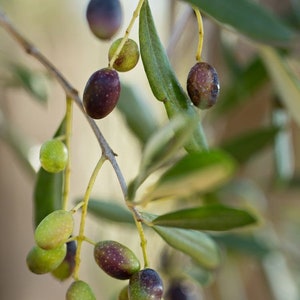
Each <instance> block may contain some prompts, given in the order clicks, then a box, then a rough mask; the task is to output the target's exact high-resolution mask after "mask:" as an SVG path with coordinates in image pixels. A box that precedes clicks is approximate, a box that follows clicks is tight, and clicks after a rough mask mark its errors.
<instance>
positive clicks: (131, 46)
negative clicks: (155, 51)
mask: <svg viewBox="0 0 300 300" xmlns="http://www.w3.org/2000/svg"><path fill="white" fill-rule="evenodd" d="M121 41H122V38H120V39H117V40H115V41H114V42H113V43H112V45H111V46H110V48H109V52H108V59H109V60H111V59H112V57H113V55H114V54H115V52H116V50H117V48H118V46H119V45H120V43H121ZM139 58H140V52H139V47H138V45H137V43H136V42H135V41H134V40H132V39H128V40H127V41H126V42H125V44H124V46H123V48H122V49H121V52H120V53H119V55H118V57H117V59H116V60H115V62H114V65H113V67H114V68H115V69H116V70H117V71H119V72H127V71H129V70H131V69H133V68H134V67H135V66H136V64H137V63H138V61H139Z"/></svg>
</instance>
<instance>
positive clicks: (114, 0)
mask: <svg viewBox="0 0 300 300" xmlns="http://www.w3.org/2000/svg"><path fill="white" fill-rule="evenodd" d="M86 18H87V21H88V24H89V27H90V29H91V31H92V32H93V34H94V35H95V36H96V37H98V38H99V39H101V40H109V39H111V38H112V37H113V36H114V34H115V33H116V32H117V31H118V30H119V28H120V26H121V24H122V19H123V15H122V8H121V4H120V1H119V0H90V2H89V4H88V6H87V10H86Z"/></svg>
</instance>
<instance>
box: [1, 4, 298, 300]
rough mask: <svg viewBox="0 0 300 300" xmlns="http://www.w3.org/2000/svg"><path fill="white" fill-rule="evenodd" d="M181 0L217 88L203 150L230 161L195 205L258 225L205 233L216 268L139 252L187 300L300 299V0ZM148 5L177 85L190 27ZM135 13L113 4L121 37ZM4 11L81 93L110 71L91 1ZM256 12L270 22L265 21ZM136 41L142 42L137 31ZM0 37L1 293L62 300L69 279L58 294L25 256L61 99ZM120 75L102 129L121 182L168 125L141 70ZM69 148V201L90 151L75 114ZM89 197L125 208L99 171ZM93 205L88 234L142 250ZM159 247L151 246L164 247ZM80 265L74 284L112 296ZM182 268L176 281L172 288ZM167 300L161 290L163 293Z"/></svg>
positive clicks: (84, 177) (168, 254)
mask: <svg viewBox="0 0 300 300" xmlns="http://www.w3.org/2000/svg"><path fill="white" fill-rule="evenodd" d="M186 2H190V3H194V4H199V6H200V7H201V8H202V9H203V12H204V32H205V36H204V49H203V51H204V52H203V60H205V61H207V62H209V63H210V64H212V65H214V66H215V68H216V69H217V70H218V74H219V77H220V82H221V94H220V98H219V101H218V104H217V105H216V106H215V107H214V108H213V109H211V110H209V111H206V112H205V113H202V114H201V116H202V118H203V127H204V131H205V133H206V135H207V138H208V143H209V145H210V146H211V147H220V148H223V149H224V150H225V151H227V152H228V153H229V154H231V155H232V156H233V157H234V158H235V159H236V161H237V162H238V164H239V168H238V172H237V174H236V175H235V177H234V179H233V180H231V181H230V182H229V183H228V184H226V185H225V186H223V187H222V188H220V189H217V190H216V191H214V192H211V193H206V194H204V195H202V198H203V201H207V202H213V201H219V202H222V203H226V204H233V205H235V204H238V205H240V206H243V207H247V208H248V209H251V210H253V211H255V213H257V214H258V215H259V216H260V218H261V220H260V221H261V222H260V224H259V225H258V226H256V227H254V228H251V229H247V230H246V229H245V230H242V231H233V232H230V233H227V234H218V235H214V236H213V238H214V239H215V240H216V241H217V242H218V244H219V245H220V249H221V252H222V265H221V267H220V269H218V270H217V271H214V272H207V271H206V270H204V269H201V268H198V267H195V264H194V263H192V262H191V261H190V260H189V259H188V258H186V257H184V256H182V254H179V253H178V252H174V251H173V250H171V249H170V248H167V247H166V248H164V247H163V246H162V245H163V244H162V243H161V240H160V239H159V238H157V237H156V236H154V235H153V236H152V235H151V234H150V233H149V236H148V243H149V252H150V253H151V256H153V258H152V259H153V261H155V262H156V263H157V268H158V269H159V270H160V271H161V272H162V274H163V276H164V277H165V279H166V282H167V284H168V286H170V287H172V286H175V287H176V288H179V287H180V288H181V290H182V291H187V290H188V292H185V293H188V294H189V298H188V299H190V300H191V299H193V300H196V299H205V300H218V299H220V300H229V299H237V300H252V299H256V300H260V299H264V300H268V299H270V300H273V299H274V300H286V299H288V300H299V299H300V267H299V266H300V255H299V247H300V235H299V231H300V222H299V220H300V203H299V191H300V190H299V184H300V183H299V182H300V180H299V168H300V156H299V149H300V139H299V122H300V80H299V78H300V76H299V75H300V60H299V58H300V54H299V53H300V52H299V50H300V39H299V32H300V4H299V1H297V0H288V1H279V0H261V1H251V0H249V1H234V0H231V1H229V0H227V1H226V2H224V1H223V2H222V1H217V0H211V1H197V0H193V1H189V0H188V1H186ZM253 2H255V3H257V4H258V6H255V7H256V8H255V9H256V10H251V8H252V6H251V5H250V4H249V3H253ZM150 3H151V6H152V7H153V14H154V18H155V22H156V26H157V30H158V32H159V35H160V38H161V40H162V42H163V44H164V46H165V47H166V50H167V53H168V55H169V58H170V60H171V63H172V66H173V68H174V70H175V72H176V75H177V76H178V80H179V81H180V82H181V83H182V85H183V86H185V80H186V76H187V73H188V71H189V69H190V68H191V66H192V65H193V64H194V62H195V58H194V57H195V49H196V47H197V40H198V34H197V24H196V19H195V18H194V15H193V13H192V12H191V10H190V8H189V7H188V6H187V4H186V3H184V2H181V1H172V0H169V1H164V2H163V3H162V1H155V0H152V1H150ZM221 3H222V4H221ZM136 4H137V1H127V0H123V1H122V6H123V8H124V15H125V18H124V28H122V30H121V31H120V32H119V36H122V33H123V32H124V29H125V28H126V25H127V24H128V21H129V19H130V17H131V15H132V11H133V9H134V7H135V5H136ZM0 5H1V8H2V9H3V10H4V11H5V12H6V13H7V15H8V16H9V17H10V18H11V19H12V21H13V22H14V24H15V25H16V26H17V28H19V29H20V30H21V32H22V33H23V34H24V35H25V36H26V37H27V38H28V39H29V40H31V41H32V42H33V43H34V44H35V45H36V46H37V47H38V48H39V49H40V50H41V51H42V52H43V53H44V54H45V55H46V56H47V57H48V58H49V59H50V61H52V62H53V63H54V64H55V65H56V66H57V67H58V69H59V70H60V71H61V72H62V73H63V74H65V76H66V77H67V78H68V79H69V80H70V82H71V83H72V84H73V85H74V86H75V87H76V88H77V89H78V91H79V93H80V94H82V91H83V88H84V85H85V83H86V80H87V78H88V77H89V75H90V74H91V73H92V72H93V71H94V70H96V69H98V68H100V67H103V66H106V65H107V51H108V48H109V46H110V43H109V42H108V43H103V42H102V43H100V42H99V41H97V40H96V39H95V38H94V37H93V36H92V35H91V33H90V32H89V30H88V27H87V24H86V21H85V8H86V5H87V1H79V0H76V1H75V0H73V1H71V0H70V1H68V0H67V1H58V0H54V1H53V0H52V1H46V0H45V1H43V4H42V5H41V1H37V0H22V1H20V0H9V1H7V0H6V1H5V0H1V1H0ZM202 6H203V7H202ZM233 7H234V9H233ZM227 9H228V10H227ZM265 9H266V10H267V11H269V12H270V13H267V14H266V15H265ZM229 12H230V14H229ZM250 12H252V13H255V15H253V14H251V13H250ZM270 14H272V16H276V19H275V17H274V18H273V17H270ZM266 16H267V17H266ZM260 17H261V18H262V20H263V19H264V18H266V19H264V20H265V22H260V21H261V19H260ZM249 20H252V21H251V22H250V23H249V22H248V21H249ZM278 20H281V21H278ZM255 21H257V22H255ZM224 22H225V23H226V24H225V23H224ZM228 22H229V23H228ZM281 22H283V23H284V24H286V26H285V25H282V24H283V23H281ZM229 25H230V26H229ZM132 38H134V39H136V40H138V26H137V24H136V26H135V28H134V30H133V33H132ZM0 40H1V44H0V64H1V72H0V95H1V97H0V166H1V173H0V190H1V201H0V214H1V215H0V228H1V229H0V233H1V236H2V241H1V266H2V272H1V274H2V275H1V281H0V297H1V299H25V300H26V299H31V300H32V299H41V298H42V299H53V298H54V297H55V298H60V299H63V298H64V293H65V290H66V287H67V286H68V283H67V285H66V284H65V283H62V284H57V283H55V282H52V280H53V279H52V278H51V277H49V276H47V275H46V276H42V277H37V276H35V275H33V274H30V273H29V271H28V270H27V268H26V265H25V257H26V254H27V252H28V250H29V249H30V247H31V245H32V243H33V237H32V230H33V222H32V215H33V204H32V199H33V189H34V184H35V177H36V171H37V169H38V163H37V161H38V160H37V149H38V147H39V145H40V144H41V143H42V142H43V141H44V140H46V139H49V138H50V137H51V136H52V135H53V133H54V132H55V131H56V129H57V127H58V125H59V124H60V121H61V119H62V118H63V116H64V110H65V107H64V104H65V102H64V100H65V96H64V93H63V91H62V90H61V89H60V87H59V86H58V85H57V83H56V82H55V80H53V78H51V77H50V76H49V74H48V73H47V72H46V71H45V69H43V67H42V66H40V65H39V64H38V63H37V62H36V61H34V60H33V59H32V58H31V57H28V56H26V55H25V54H24V53H23V51H22V49H19V48H18V46H17V45H16V44H15V42H14V41H13V40H12V39H11V38H10V37H9V36H8V35H7V33H5V32H4V31H3V30H1V31H0ZM120 77H121V80H122V83H123V85H124V86H123V90H122V97H121V101H120V103H119V106H118V108H119V110H118V111H117V112H115V113H113V114H112V115H111V116H109V117H108V118H107V119H105V120H103V121H99V122H98V124H99V126H100V128H101V130H102V131H103V133H104V135H105V136H106V137H107V139H108V141H109V143H110V145H111V146H112V148H113V149H114V151H115V152H117V153H118V161H119V162H120V165H121V168H122V171H123V173H124V175H125V177H126V179H127V180H128V181H129V180H130V179H132V177H133V176H134V175H135V174H136V173H137V170H138V166H139V157H140V154H141V150H142V148H143V145H144V144H145V142H146V141H147V140H148V138H149V137H150V136H151V134H153V132H155V131H156V130H157V128H158V127H159V126H161V125H162V124H164V123H165V122H166V116H165V112H164V109H163V108H162V107H161V105H160V104H161V103H158V101H156V100H155V99H154V97H153V96H152V93H151V90H150V87H149V85H148V83H147V78H146V76H145V74H144V71H143V67H142V63H141V62H140V63H139V65H138V67H137V68H136V69H135V70H133V71H132V72H130V73H128V74H121V75H120ZM128 99H130V100H128ZM141 99H142V101H141ZM124 100H126V101H127V100H128V101H131V102H132V103H133V104H130V107H134V108H137V109H136V110H132V109H130V110H128V107H129V105H126V103H125V101H124ZM127 103H128V102H127ZM142 113H143V114H142ZM137 115H138V116H139V118H138V119H136V116H137ZM141 119H142V120H144V125H145V126H143V127H142V128H141V126H137V124H139V121H140V120H141ZM141 129H143V130H141ZM72 145H73V150H72V161H73V162H72V164H73V165H72V187H71V189H72V190H71V196H72V198H73V199H74V201H75V199H78V198H80V197H81V196H82V195H83V192H84V190H85V186H86V184H87V181H88V178H89V176H90V173H91V171H92V169H93V167H94V165H95V163H96V161H97V158H98V155H99V148H98V146H97V143H96V141H95V138H94V137H93V135H92V133H91V131H90V128H89V127H88V126H87V124H86V122H85V120H84V118H83V117H82V115H81V113H80V112H79V111H77V110H76V109H75V112H74V127H73V140H72ZM94 195H95V198H96V199H97V200H98V199H99V198H100V197H101V199H102V200H103V199H120V198H121V193H120V188H119V187H118V184H117V182H116V178H115V176H114V174H113V172H112V170H111V169H110V168H109V167H107V166H105V168H104V169H103V171H102V172H101V175H100V176H99V179H98V184H97V186H96V187H95V190H94ZM110 201H111V200H110ZM116 201H117V200H116ZM97 203H99V201H98V202H97V201H95V202H94V201H92V202H91V211H92V212H93V216H91V218H90V219H89V234H90V235H91V237H93V239H95V240H97V239H98V238H101V239H102V238H110V239H114V238H115V239H117V240H119V241H121V242H122V241H126V243H128V242H129V241H130V243H131V246H132V248H136V249H138V247H139V245H138V240H137V236H136V233H135V231H133V230H132V228H131V226H130V225H128V226H124V228H123V227H122V233H121V232H120V230H119V227H118V224H115V223H114V222H113V221H114V219H113V218H114V217H113V214H112V213H109V212H108V211H110V212H111V211H115V209H116V208H114V207H110V206H109V204H108V206H105V209H106V212H105V213H104V214H103V206H102V207H101V209H100V211H99V209H98V207H97ZM92 205H94V207H93V206H92ZM168 205H169V204H161V203H158V204H156V203H155V204H151V205H150V208H151V210H152V211H154V212H155V211H156V210H157V209H158V208H159V210H162V211H163V210H164V209H166V208H167V207H168ZM119 208H120V207H119ZM107 214H108V215H111V216H112V217H111V218H110V220H108V222H105V221H103V220H101V221H99V219H98V217H99V216H100V217H103V216H105V215H107ZM119 214H120V216H122V218H120V219H119V220H118V221H120V220H122V221H124V222H125V223H126V222H130V219H128V214H127V213H126V212H125V211H119ZM95 216H96V217H95ZM117 219H118V218H117ZM127 227H128V228H127ZM157 245H161V251H158V247H157ZM137 251H138V250H137ZM86 257H90V258H91V257H92V256H91V252H90V249H86ZM83 266H84V267H83V273H84V276H85V278H88V281H91V282H92V283H91V285H92V287H93V289H94V290H95V292H96V294H97V295H100V297H101V299H109V297H110V296H111V295H113V296H112V298H111V299H115V298H116V296H114V295H115V294H114V293H116V288H115V286H114V284H111V285H112V286H111V288H107V284H106V282H107V281H108V280H109V279H107V278H106V277H105V276H102V275H103V274H101V273H100V272H99V271H98V270H97V268H96V267H95V266H94V263H93V260H92V259H87V262H86V263H85V264H83ZM182 271H183V272H184V273H185V277H184V279H182V278H181V277H180V278H177V275H178V274H181V273H182ZM109 282H110V281H109ZM178 282H180V284H179V283H178ZM114 283H115V281H114ZM120 286H121V285H120ZM103 287H104V288H105V291H104V290H103ZM171 290H172V289H171ZM167 297H169V298H167ZM173 298H174V297H173ZM173 298H172V294H171V292H169V295H168V296H166V299H173ZM174 299H175V298H174Z"/></svg>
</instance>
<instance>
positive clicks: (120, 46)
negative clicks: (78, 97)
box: [108, 0, 145, 68]
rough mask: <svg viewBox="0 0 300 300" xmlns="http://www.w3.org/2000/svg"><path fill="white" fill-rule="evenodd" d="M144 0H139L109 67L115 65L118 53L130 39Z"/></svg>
mask: <svg viewBox="0 0 300 300" xmlns="http://www.w3.org/2000/svg"><path fill="white" fill-rule="evenodd" d="M144 1H145V0H139V3H138V5H137V7H136V9H135V10H134V12H133V15H132V18H131V20H130V22H129V25H128V27H127V29H126V31H125V35H124V37H123V38H122V40H121V42H120V44H119V46H118V48H117V49H116V52H115V53H114V55H113V57H112V58H111V60H110V61H109V64H108V67H109V68H112V67H113V65H114V63H115V61H116V59H117V58H118V55H119V54H120V52H121V50H122V48H123V46H124V45H125V43H126V41H127V40H128V37H129V35H130V32H131V29H132V27H133V25H134V22H135V20H136V19H137V17H138V16H139V14H140V10H141V8H142V5H143V3H144Z"/></svg>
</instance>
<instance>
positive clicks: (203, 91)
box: [187, 62, 220, 109]
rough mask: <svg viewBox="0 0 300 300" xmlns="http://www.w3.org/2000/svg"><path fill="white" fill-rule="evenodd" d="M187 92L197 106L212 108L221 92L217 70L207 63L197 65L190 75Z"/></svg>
mask: <svg viewBox="0 0 300 300" xmlns="http://www.w3.org/2000/svg"><path fill="white" fill-rule="evenodd" d="M187 91H188V94H189V96H190V98H191V100H192V102H193V103H194V105H195V106H197V107H199V108H201V109H206V108H210V107H212V106H213V105H214V104H215V103H216V102H217V98H218V95H219V91H220V85H219V78H218V74H217V71H216V70H215V68H214V67H212V66H211V65H210V64H208V63H206V62H199V63H197V64H195V65H194V66H193V67H192V68H191V70H190V72H189V74H188V78H187Z"/></svg>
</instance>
